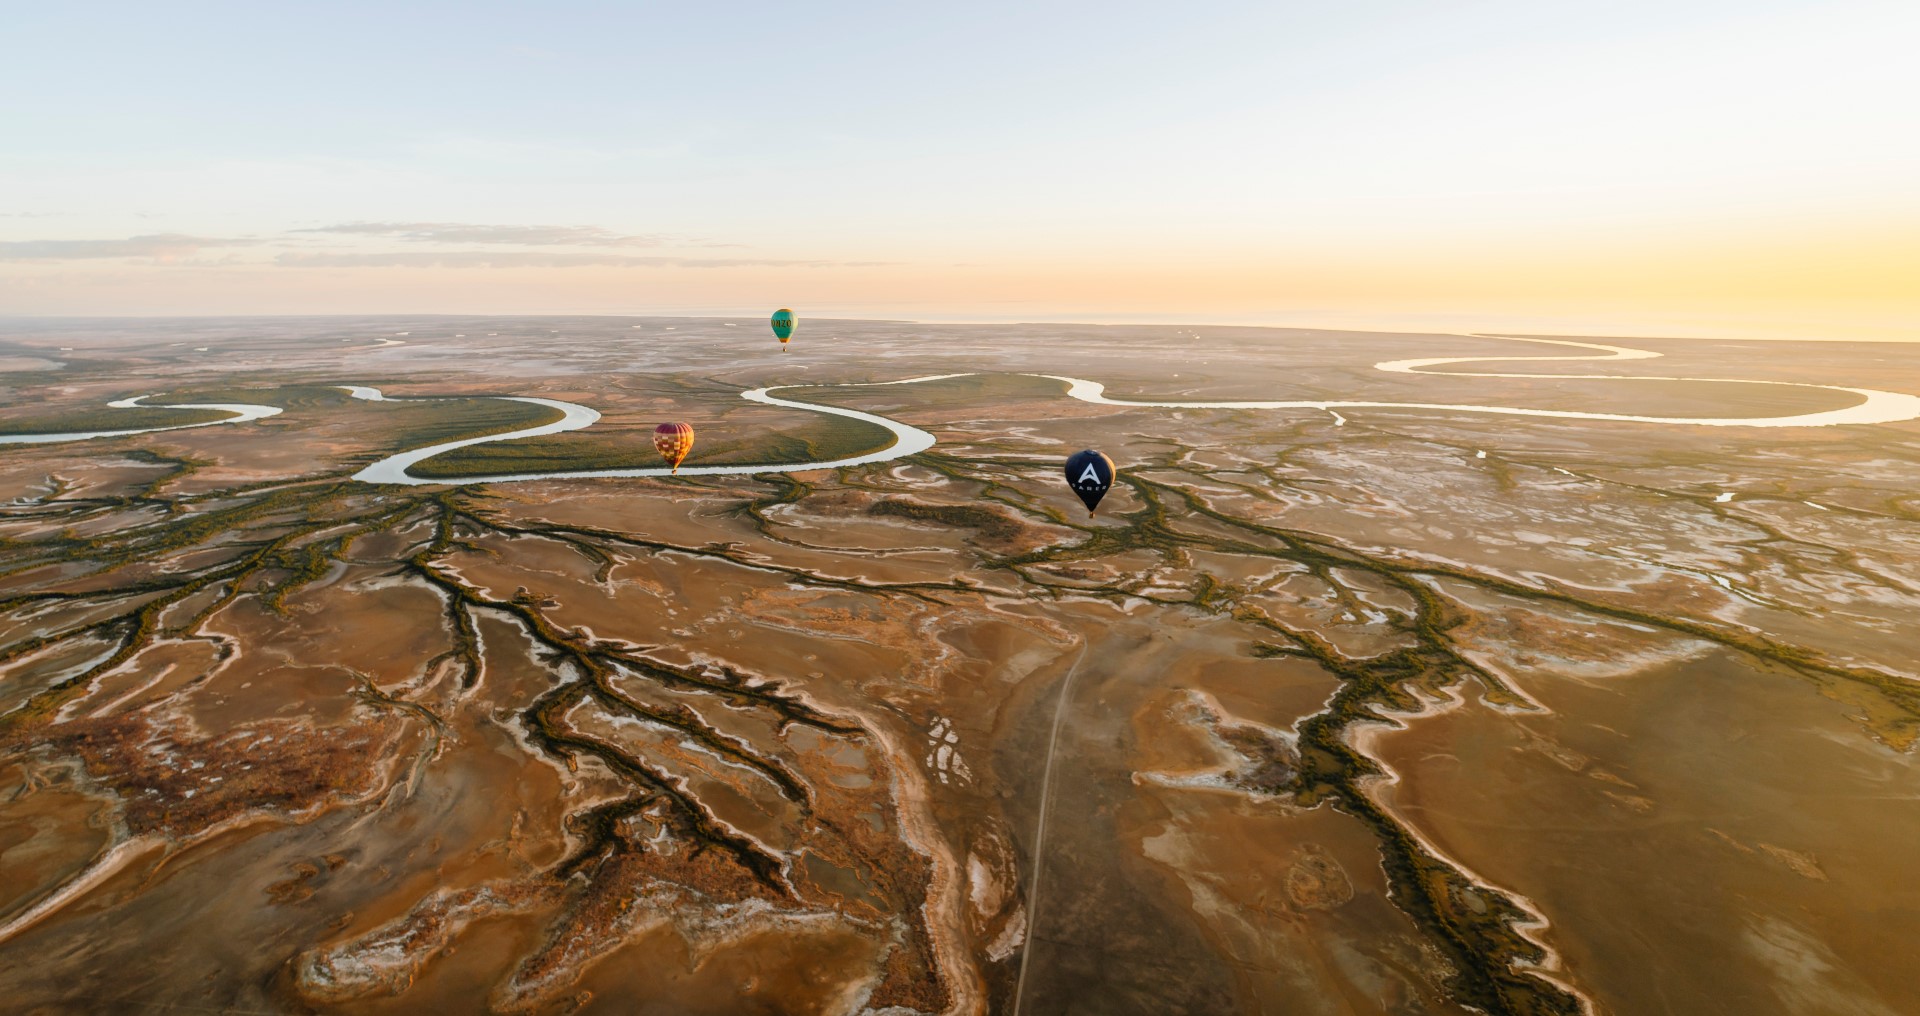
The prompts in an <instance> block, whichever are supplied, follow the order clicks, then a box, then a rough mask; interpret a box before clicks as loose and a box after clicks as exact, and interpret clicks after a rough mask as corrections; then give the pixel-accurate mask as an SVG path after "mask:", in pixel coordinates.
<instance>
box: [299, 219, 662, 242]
mask: <svg viewBox="0 0 1920 1016" xmlns="http://www.w3.org/2000/svg"><path fill="white" fill-rule="evenodd" d="M297 232H301V233H338V234H344V235H348V236H384V237H392V238H394V239H399V240H407V241H411V242H414V243H496V244H504V245H510V246H517V247H659V246H662V245H664V244H665V243H667V238H666V237H660V236H646V235H638V234H633V235H630V234H625V233H616V232H614V231H613V230H611V229H606V228H603V227H600V226H490V225H484V224H478V223H471V222H344V223H341V224H339V225H335V226H319V227H316V228H314V229H302V230H297Z"/></svg>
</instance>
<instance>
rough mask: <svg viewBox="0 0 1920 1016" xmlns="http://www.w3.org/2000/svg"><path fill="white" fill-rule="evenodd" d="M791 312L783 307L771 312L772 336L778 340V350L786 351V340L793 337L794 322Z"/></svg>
mask: <svg viewBox="0 0 1920 1016" xmlns="http://www.w3.org/2000/svg"><path fill="white" fill-rule="evenodd" d="M796 323H797V322H795V320H794V317H793V312H792V311H790V310H788V309H786V308H785V307H782V308H780V309H779V310H776V311H774V312H773V336H774V338H776V339H779V340H780V351H781V352H783V353H784V352H786V351H787V340H788V339H790V338H793V326H794V325H795V324H796Z"/></svg>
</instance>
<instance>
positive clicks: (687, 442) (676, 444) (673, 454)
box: [653, 423, 693, 473]
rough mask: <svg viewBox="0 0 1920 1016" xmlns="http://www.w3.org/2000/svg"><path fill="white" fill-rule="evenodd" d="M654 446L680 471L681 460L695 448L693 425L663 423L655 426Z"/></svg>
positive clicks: (668, 462)
mask: <svg viewBox="0 0 1920 1016" xmlns="http://www.w3.org/2000/svg"><path fill="white" fill-rule="evenodd" d="M653 448H654V450H655V451H657V452H659V453H660V457H661V458H663V459H666V460H667V465H669V466H672V467H673V471H674V472H676V473H678V472H679V471H680V462H681V460H683V459H685V458H686V457H687V453H688V452H690V451H692V450H693V427H692V426H691V425H690V424H685V423H663V424H661V425H660V426H658V427H655V428H653Z"/></svg>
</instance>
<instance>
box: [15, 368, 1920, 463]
mask: <svg viewBox="0 0 1920 1016" xmlns="http://www.w3.org/2000/svg"><path fill="white" fill-rule="evenodd" d="M1473 337H1474V338H1495V337H1497V338H1504V339H1510V340H1511V341H1515V342H1533V343H1540V344H1543V345H1550V346H1560V347H1568V348H1573V349H1580V350H1593V351H1597V352H1592V353H1586V354H1573V355H1568V354H1559V355H1555V356H1444V357H1426V358H1420V359H1411V360H1388V361H1384V362H1381V363H1376V364H1374V365H1373V366H1374V369H1376V370H1382V371H1387V372H1389V373H1396V374H1426V373H1434V374H1446V375H1455V376H1461V377H1499V378H1529V379H1549V380H1553V379H1558V380H1579V381H1684V382H1690V383H1695V384H1743V385H1782V386H1786V387H1790V388H1817V389H1821V390H1824V391H1831V392H1840V393H1844V394H1847V395H1852V396H1855V397H1857V398H1858V400H1859V401H1857V402H1855V403H1854V404H1853V405H1851V406H1847V407H1845V408H1843V409H1832V410H1826V411H1822V412H1817V413H1801V414H1796V415H1793V416H1770V417H1688V416H1631V415H1626V414H1621V413H1588V412H1581V411H1578V410H1565V409H1521V408H1516V407H1512V406H1481V405H1462V404H1457V403H1446V402H1366V401H1305V400H1284V401H1235V402H1192V401H1179V402H1163V401H1149V400H1131V399H1113V398H1108V397H1107V395H1106V386H1105V385H1103V384H1101V383H1100V382H1097V381H1088V380H1085V379H1083V378H1076V377H1067V376H1065V375H1059V374H1026V375H1023V376H1026V377H1041V378H1047V379H1050V380H1054V381H1059V382H1062V383H1064V384H1065V385H1066V386H1067V390H1066V395H1067V397H1068V398H1071V399H1077V400H1079V401H1081V402H1086V403H1091V404H1093V405H1101V406H1124V407H1133V408H1147V409H1281V410H1284V409H1312V410H1321V411H1324V412H1328V413H1332V414H1333V415H1334V417H1335V419H1336V420H1338V421H1339V422H1342V423H1344V422H1345V420H1344V419H1343V418H1341V416H1340V414H1339V413H1338V412H1337V410H1341V409H1423V410H1433V411H1437V412H1449V413H1493V414H1499V415H1505V416H1534V417H1549V418H1557V419H1564V420H1616V421H1622V422H1628V423H1655V424H1670V425H1677V426H1693V427H1832V426H1838V425H1842V424H1874V423H1897V422H1900V421H1903V420H1914V419H1920V396H1914V395H1908V394H1905V393H1901V392H1888V391H1880V390H1878V389H1873V388H1848V387H1843V386H1839V385H1820V384H1810V383H1804V382H1795V381H1752V380H1746V379H1743V378H1699V377H1668V376H1657V375H1615V374H1516V373H1498V372H1484V371H1463V370H1431V369H1430V368H1436V367H1444V366H1447V365H1449V364H1464V363H1488V362H1499V363H1506V362H1517V361H1528V362H1541V361H1551V362H1565V361H1575V360H1651V359H1655V358H1657V357H1659V356H1661V355H1662V354H1660V353H1656V352H1652V351H1650V350H1645V349H1632V348H1629V347H1626V346H1609V345H1604V344H1601V343H1594V342H1575V341H1572V340H1568V339H1533V338H1525V339H1523V338H1518V337H1514V336H1473ZM972 376H975V375H974V374H972V373H962V374H931V375H927V376H925V377H912V378H904V379H902V380H899V381H875V382H859V383H848V384H811V385H776V386H772V387H767V388H754V389H751V390H749V391H744V392H741V393H740V397H741V398H743V399H746V400H748V401H749V402H759V403H763V404H765V405H769V406H783V407H786V408H789V409H799V410H804V411H806V412H809V413H825V414H827V415H830V416H843V417H846V418H848V419H853V420H862V421H865V422H867V423H871V424H874V425H876V426H880V427H884V428H886V429H887V430H888V431H890V432H891V433H892V434H893V443H892V444H890V445H888V446H887V447H885V448H882V449H880V450H879V451H876V452H870V453H868V454H865V455H856V456H853V457H851V458H843V459H832V460H829V461H824V462H789V463H776V464H768V465H751V466H697V465H696V466H682V467H681V468H680V470H679V475H681V476H719V475H744V474H754V473H794V472H802V471H806V470H815V469H835V468H839V467H841V466H859V465H867V464H869V463H875V462H887V461H891V460H893V459H899V458H904V457H906V456H908V455H913V454H916V453H919V452H923V451H926V450H927V449H929V448H931V447H933V446H934V443H935V438H934V436H933V435H932V434H930V433H928V432H927V431H924V430H921V429H920V428H918V427H914V426H911V425H909V424H905V423H901V422H899V421H897V420H891V419H888V418H887V417H884V416H877V415H875V414H872V413H863V412H860V411H859V410H855V409H843V408H841V407H839V406H826V405H819V404H817V403H811V402H800V401H796V400H793V399H784V398H780V397H778V396H776V395H774V394H773V393H774V392H784V391H792V390H795V389H800V388H875V387H885V386H889V385H910V384H921V383H924V382H928V381H942V380H946V379H948V378H958V377H972ZM339 387H340V388H341V389H342V390H344V391H346V392H347V393H348V394H349V395H351V396H352V397H354V398H356V399H363V400H366V401H370V402H385V401H402V400H404V401H415V399H416V397H412V396H408V397H403V399H402V400H394V399H389V398H388V397H387V396H386V395H384V394H383V393H382V392H381V391H380V390H379V389H377V388H368V387H364V386H360V385H341V386H339ZM145 398H151V396H136V397H134V398H130V399H121V400H119V401H116V402H110V403H108V405H109V406H111V407H113V408H116V409H130V408H136V407H141V400H142V399H145ZM417 398H418V399H421V400H431V401H439V400H451V399H461V398H504V399H507V400H508V401H512V402H525V403H530V404H532V405H537V406H546V407H548V408H551V409H555V410H558V411H559V412H560V414H561V417H560V419H558V420H556V421H554V422H552V423H548V424H542V425H541V426H538V427H529V428H526V429H524V430H516V431H509V432H507V433H504V434H490V435H486V436H483V437H470V438H462V439H460V440H457V441H446V442H442V443H440V444H435V445H428V446H426V447H423V448H415V449H412V450H410V451H405V452H401V453H399V454H397V455H390V456H388V457H386V458H384V459H381V460H379V461H377V462H375V463H373V464H372V465H369V466H367V467H366V468H364V469H362V470H360V471H359V472H358V473H355V474H354V475H353V478H354V479H355V480H359V481H362V482H365V483H385V484H403V485H409V486H418V485H425V484H446V483H449V482H457V483H462V484H468V483H522V482H528V481H533V480H556V479H587V478H595V477H609V478H612V477H646V476H667V475H670V474H671V473H672V472H673V471H672V470H670V469H668V468H666V467H665V466H657V467H646V468H634V469H594V470H571V471H568V470H562V471H557V472H543V473H502V474H497V475H490V476H469V477H462V478H461V479H459V480H458V481H448V480H444V479H428V478H423V477H418V476H415V475H413V474H412V473H411V472H410V471H409V470H411V468H412V467H413V466H415V465H418V464H419V463H421V462H424V461H426V460H427V459H430V458H433V457H434V456H436V455H439V454H441V453H443V452H449V451H452V450H454V449H456V448H466V447H470V446H472V445H478V444H489V443H493V442H497V441H515V440H519V439H522V438H530V437H543V436H546V435H549V434H562V433H566V432H568V431H575V430H582V429H585V428H587V427H590V426H592V425H593V424H594V423H596V422H597V421H598V420H599V419H600V413H599V412H598V411H597V410H594V409H590V408H588V407H586V406H582V405H578V404H575V403H571V402H561V401H559V400H557V399H541V398H534V397H531V396H445V397H441V396H419V397H417ZM141 408H161V409H218V410H223V411H226V412H230V413H233V414H234V415H233V416H232V417H231V418H229V419H225V420H212V421H206V422H202V423H188V424H176V425H173V426H166V427H144V428H139V429H134V430H112V431H90V432H84V433H68V434H17V435H6V434H0V444H46V443H51V442H56V441H80V440H85V439H88V438H96V437H120V436H125V435H129V434H147V433H155V432H158V431H168V430H185V429H188V428H191V427H211V426H217V425H220V424H228V423H245V422H247V421H250V420H258V419H262V418H264V417H268V416H273V415H275V414H278V413H279V412H280V409H278V408H277V407H274V406H256V405H248V404H245V403H209V404H201V403H185V404H179V405H171V406H157V407H141Z"/></svg>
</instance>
